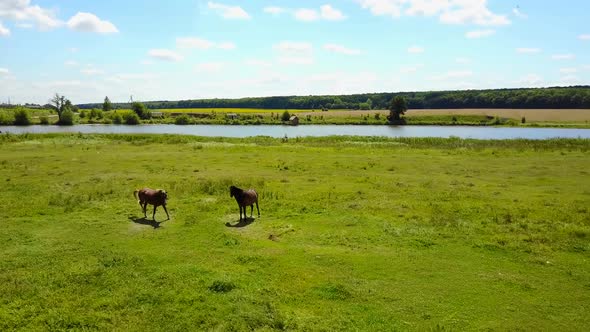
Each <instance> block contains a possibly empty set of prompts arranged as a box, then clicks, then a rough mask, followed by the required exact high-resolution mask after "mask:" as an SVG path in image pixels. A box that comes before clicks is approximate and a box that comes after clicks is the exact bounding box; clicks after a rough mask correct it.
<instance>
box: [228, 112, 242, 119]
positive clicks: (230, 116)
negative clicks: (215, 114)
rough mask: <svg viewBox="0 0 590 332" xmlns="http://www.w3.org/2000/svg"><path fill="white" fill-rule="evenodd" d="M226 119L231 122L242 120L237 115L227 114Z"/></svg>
mask: <svg viewBox="0 0 590 332" xmlns="http://www.w3.org/2000/svg"><path fill="white" fill-rule="evenodd" d="M226 117H227V118H228V119H230V120H237V119H239V118H240V116H239V115H237V114H236V113H227V114H226Z"/></svg>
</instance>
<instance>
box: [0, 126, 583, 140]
mask: <svg viewBox="0 0 590 332" xmlns="http://www.w3.org/2000/svg"><path fill="white" fill-rule="evenodd" d="M0 131H1V132H3V133H5V132H9V133H15V134H18V133H85V134H86V133H102V134H183V135H195V136H224V137H250V136H271V137H284V136H285V135H287V136H288V137H296V136H301V137H303V136H332V135H355V136H386V137H449V136H456V137H461V138H477V139H510V138H528V139H546V138H555V137H564V138H578V137H580V138H590V129H562V128H509V127H463V126H361V125H358V126H354V125H342V126H340V125H306V126H298V127H292V126H280V125H274V126H273V125H268V126H224V125H193V126H177V125H138V126H125V125H75V126H70V127H67V126H64V127H60V126H28V127H16V126H0Z"/></svg>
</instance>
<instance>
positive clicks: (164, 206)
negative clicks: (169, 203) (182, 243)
mask: <svg viewBox="0 0 590 332" xmlns="http://www.w3.org/2000/svg"><path fill="white" fill-rule="evenodd" d="M162 207H163V208H164V211H166V217H168V219H170V215H169V214H168V209H166V204H164V205H162ZM168 219H166V220H168Z"/></svg>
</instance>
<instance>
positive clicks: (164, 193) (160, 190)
mask: <svg viewBox="0 0 590 332" xmlns="http://www.w3.org/2000/svg"><path fill="white" fill-rule="evenodd" d="M158 194H159V195H160V197H162V198H164V201H166V200H168V193H167V192H166V190H164V189H158Z"/></svg>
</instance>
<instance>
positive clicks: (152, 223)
mask: <svg viewBox="0 0 590 332" xmlns="http://www.w3.org/2000/svg"><path fill="white" fill-rule="evenodd" d="M128 217H129V220H131V221H132V222H134V223H136V224H139V225H147V226H152V227H153V228H154V229H156V228H160V224H162V223H163V222H164V221H165V220H164V221H155V220H152V219H147V218H146V217H141V218H140V217H136V216H128Z"/></svg>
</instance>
